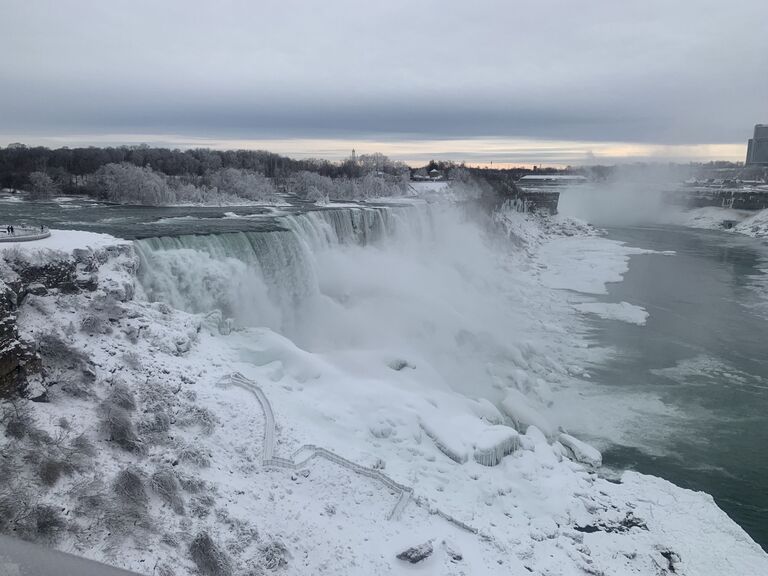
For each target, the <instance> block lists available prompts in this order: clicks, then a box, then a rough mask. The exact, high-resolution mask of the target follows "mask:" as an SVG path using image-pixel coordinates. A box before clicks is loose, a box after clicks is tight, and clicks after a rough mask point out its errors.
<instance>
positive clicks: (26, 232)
mask: <svg viewBox="0 0 768 576" xmlns="http://www.w3.org/2000/svg"><path fill="white" fill-rule="evenodd" d="M50 235H51V231H50V230H49V229H48V228H29V227H22V226H19V227H18V228H17V227H15V226H14V231H13V234H11V233H9V232H6V230H5V228H2V229H0V242H32V241H33V240H42V239H43V238H48V237H49V236H50Z"/></svg>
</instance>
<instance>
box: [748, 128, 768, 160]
mask: <svg viewBox="0 0 768 576" xmlns="http://www.w3.org/2000/svg"><path fill="white" fill-rule="evenodd" d="M745 164H746V165H747V166H755V165H765V166H768V124H755V135H754V137H753V138H750V139H749V141H748V142H747V160H746V162H745Z"/></svg>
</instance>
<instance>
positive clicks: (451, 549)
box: [443, 540, 464, 563]
mask: <svg viewBox="0 0 768 576" xmlns="http://www.w3.org/2000/svg"><path fill="white" fill-rule="evenodd" d="M443 550H445V553H446V554H447V555H448V558H450V559H451V562H453V563H456V562H461V561H462V560H463V559H464V555H463V554H462V553H461V550H460V549H459V547H458V546H456V543H455V542H452V541H450V540H443Z"/></svg>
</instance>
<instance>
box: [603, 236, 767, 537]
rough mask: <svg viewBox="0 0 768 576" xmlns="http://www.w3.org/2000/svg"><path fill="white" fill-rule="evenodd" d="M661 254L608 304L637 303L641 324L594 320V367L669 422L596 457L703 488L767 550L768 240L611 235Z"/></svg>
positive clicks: (631, 274) (630, 275)
mask: <svg viewBox="0 0 768 576" xmlns="http://www.w3.org/2000/svg"><path fill="white" fill-rule="evenodd" d="M608 236H609V238H612V239H616V240H620V241H623V242H626V243H627V244H628V245H630V246H636V247H640V248H647V249H651V250H658V251H669V250H673V251H675V255H674V256H672V257H669V256H665V255H661V254H650V255H636V256H632V257H631V259H630V265H629V271H628V272H627V273H626V274H625V276H624V280H623V281H622V282H618V283H613V284H610V285H609V297H608V299H609V300H612V301H626V302H629V303H631V304H636V305H639V306H643V307H644V308H645V309H646V310H647V312H648V313H649V314H650V316H649V318H648V320H647V322H646V324H645V325H644V326H635V325H632V324H628V323H625V322H618V321H608V320H601V319H594V320H592V321H591V324H592V330H593V333H592V337H593V338H594V339H595V341H596V342H598V343H600V344H603V345H607V346H612V347H613V349H614V350H615V354H614V356H613V358H612V359H611V360H610V361H609V362H607V363H606V364H604V365H602V366H596V367H595V368H594V371H593V377H594V380H595V381H596V382H597V383H598V384H600V385H602V386H606V387H621V388H622V389H626V390H629V391H631V392H633V393H646V394H653V395H658V396H659V397H660V398H661V399H662V401H663V402H664V403H665V404H666V405H668V406H669V407H671V408H672V410H673V412H672V414H673V415H666V416H662V417H659V418H656V419H649V420H647V425H648V426H653V427H654V428H655V429H654V430H642V429H640V430H638V431H637V433H638V435H639V436H642V437H643V440H642V441H641V442H639V443H638V445H639V446H641V447H640V448H638V446H637V445H636V446H624V445H616V444H613V445H612V446H611V447H610V448H609V449H608V450H607V451H605V453H604V462H605V464H607V465H608V466H613V467H617V468H633V469H636V470H638V471H640V472H643V473H648V474H653V475H657V476H662V477H664V478H666V479H668V480H670V481H672V482H674V483H675V484H678V485H680V486H684V487H687V488H691V489H694V490H702V491H705V492H707V493H709V494H711V495H712V496H714V498H715V500H716V502H717V503H718V505H719V506H720V507H721V508H723V509H724V510H725V511H726V512H727V513H728V514H729V516H731V517H732V518H733V519H734V520H736V522H738V523H739V524H740V525H741V526H742V527H743V528H744V529H745V530H746V531H747V532H748V533H749V534H750V535H751V536H752V537H753V538H754V539H755V541H756V542H758V543H759V544H760V545H761V546H762V547H763V548H764V549H767V550H768V522H766V518H768V457H766V447H768V291H767V290H766V286H767V285H768V280H767V276H766V274H767V273H768V245H767V244H765V243H763V242H761V241H759V240H755V239H751V238H746V237H741V236H737V235H734V234H730V233H726V232H715V231H704V230H693V229H689V228H680V227H640V226H638V227H622V228H610V229H608Z"/></svg>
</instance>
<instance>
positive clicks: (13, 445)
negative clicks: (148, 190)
mask: <svg viewBox="0 0 768 576" xmlns="http://www.w3.org/2000/svg"><path fill="white" fill-rule="evenodd" d="M448 223H449V224H451V225H452V226H454V227H453V228H452V229H453V230H454V232H455V235H453V236H451V237H442V236H441V235H440V232H439V227H440V222H439V221H438V222H436V221H435V220H434V219H432V220H430V221H429V224H426V225H425V226H427V227H429V226H431V227H432V228H433V229H435V228H437V231H435V232H434V233H435V234H436V236H435V241H434V244H430V246H429V250H427V251H425V253H424V254H420V253H419V251H418V250H416V249H415V248H414V246H415V245H414V244H412V243H406V244H405V245H404V246H401V247H397V246H396V247H394V248H389V247H387V246H378V247H377V246H371V247H359V246H349V247H345V246H330V247H328V249H326V250H322V251H319V250H318V249H317V247H315V250H317V251H318V253H317V254H316V255H315V256H316V257H317V264H318V266H317V268H313V270H312V274H315V275H316V276H312V277H311V278H310V280H311V281H312V282H315V283H316V284H317V286H319V289H320V291H321V292H320V297H321V298H322V299H321V303H322V304H323V305H322V306H321V307H319V308H312V309H309V310H308V311H307V312H308V313H309V314H311V315H309V316H302V317H301V318H300V320H301V321H302V322H303V323H305V324H307V325H302V324H301V323H299V325H297V324H296V323H295V322H291V321H289V319H286V318H285V317H280V318H278V317H277V316H276V317H275V318H276V319H275V320H274V324H273V326H271V327H269V328H268V327H263V326H262V327H260V326H256V325H252V324H250V325H249V324H247V323H246V324H245V325H244V324H243V323H242V322H238V318H237V317H236V318H234V319H232V320H229V321H227V319H226V318H224V317H222V314H221V313H220V312H218V313H210V314H204V313H200V314H193V313H191V312H184V311H181V310H176V309H172V308H170V307H169V306H168V305H167V304H165V303H163V302H154V303H151V302H149V301H147V300H145V299H143V298H141V297H137V298H135V299H131V298H130V297H128V295H127V294H126V291H125V290H122V291H121V290H119V289H118V288H117V287H120V286H124V285H125V283H137V280H136V277H135V275H134V274H135V267H136V265H137V260H136V258H134V257H131V256H130V255H128V254H125V253H121V254H120V255H116V256H115V255H113V257H111V258H110V259H109V260H108V261H107V262H106V263H103V264H102V265H101V266H100V268H99V270H98V275H99V290H97V291H96V292H93V293H89V292H83V293H79V294H60V293H49V294H47V295H41V296H34V295H29V296H27V297H26V299H25V301H24V304H23V306H22V308H21V310H20V313H19V326H20V329H21V331H22V333H23V335H24V336H25V337H27V338H29V339H32V340H35V341H38V342H43V343H44V345H43V352H44V353H45V352H46V350H47V351H48V353H49V354H53V352H52V351H59V352H58V353H59V354H60V355H61V354H62V352H61V351H62V350H63V349H66V351H67V352H66V354H65V356H66V357H65V358H64V360H62V361H61V362H59V363H56V362H54V363H53V365H51V366H49V367H48V373H47V376H46V378H47V379H48V382H47V383H48V384H49V385H51V384H52V385H51V386H50V388H49V389H48V390H49V400H50V401H49V402H45V403H34V404H32V405H31V406H30V407H29V410H30V415H29V420H30V421H28V422H27V424H26V426H27V432H25V433H24V434H22V435H21V437H19V438H16V437H11V436H8V435H6V436H4V437H3V438H2V439H0V443H1V444H0V449H2V450H3V451H4V452H6V451H8V450H11V449H12V450H13V451H14V453H15V454H18V455H19V457H18V458H19V461H20V462H21V458H22V456H23V455H24V454H25V450H29V451H30V452H29V453H30V455H31V454H32V453H33V450H34V451H36V452H35V453H36V454H37V458H38V460H37V461H35V463H34V464H32V465H26V466H21V463H19V466H20V468H19V472H18V473H17V474H16V475H15V476H13V477H12V478H13V480H12V483H11V485H10V486H9V487H8V488H6V494H7V492H8V489H9V488H10V489H12V490H15V491H16V492H15V493H14V497H15V498H16V499H17V500H18V496H19V495H20V494H22V495H28V496H29V498H34V499H35V501H36V502H38V503H40V504H50V505H51V506H55V507H57V508H61V509H63V510H65V513H64V515H65V517H66V521H65V522H64V525H63V527H62V528H61V530H60V532H61V534H60V538H59V540H58V543H57V547H59V548H60V549H63V550H67V551H72V552H75V553H77V554H81V555H84V556H87V557H90V558H94V559H98V560H102V561H106V562H108V563H111V564H115V565H118V566H122V567H126V568H129V569H131V570H135V571H137V572H140V573H145V574H162V575H170V574H176V575H179V576H180V575H182V574H192V573H194V571H195V563H194V561H193V557H195V555H194V553H191V550H197V549H199V546H198V547H197V548H196V547H195V542H197V543H198V544H199V543H200V542H201V541H205V538H202V540H201V539H200V538H201V537H200V535H201V534H206V535H207V536H209V537H210V539H211V541H212V542H213V543H214V545H215V547H216V550H217V551H218V554H208V556H210V557H214V559H216V561H217V562H218V565H219V567H220V568H221V572H219V573H221V574H227V573H230V572H231V573H235V574H240V573H260V572H259V571H262V570H271V569H277V570H278V571H279V572H280V573H284V574H297V575H298V574H334V575H335V574H412V573H422V574H436V575H437V574H440V575H445V574H456V575H459V574H529V573H533V574H541V575H544V574H547V575H554V574H562V575H570V574H582V573H584V574H606V575H607V574H610V575H619V576H620V575H625V574H626V575H629V574H633V575H634V574H649V575H659V574H676V575H680V574H684V575H689V576H706V575H710V574H711V575H720V574H724V573H730V574H745V575H752V574H754V575H758V574H766V573H768V556H766V554H765V553H764V552H763V551H762V550H761V549H760V548H759V547H758V546H757V545H756V544H755V543H754V542H752V541H751V539H750V538H749V537H748V536H747V535H746V534H745V533H744V531H743V530H742V529H741V528H739V527H738V526H737V525H736V524H735V523H733V522H732V521H731V520H730V519H729V518H728V517H727V516H726V515H725V514H724V513H723V512H722V511H721V510H719V509H718V508H717V506H716V505H715V504H714V502H713V500H712V498H711V497H710V496H708V495H706V494H703V493H696V492H692V491H689V490H685V489H682V488H678V487H676V486H674V485H672V484H670V483H669V482H666V481H664V480H661V479H658V478H654V477H650V476H644V475H640V474H636V473H633V472H626V473H624V474H622V475H621V477H620V478H607V477H605V475H604V474H602V473H601V470H600V468H599V467H598V468H595V467H594V466H599V453H597V452H596V451H595V450H594V449H592V448H591V447H590V446H588V445H585V444H583V443H581V442H580V441H579V440H578V439H575V438H573V437H571V436H568V435H562V433H561V431H560V430H559V429H558V424H560V422H559V421H558V418H557V414H558V413H559V411H558V409H557V406H558V402H559V400H558V390H559V389H561V388H563V387H566V386H574V385H576V384H577V382H578V378H579V377H582V376H584V375H587V372H588V369H587V366H588V364H589V362H590V361H591V360H596V359H598V358H599V354H600V351H599V350H593V349H589V348H588V345H587V343H586V341H585V340H584V339H583V338H582V336H581V335H580V319H579V316H580V314H581V313H596V314H599V315H601V316H604V317H610V318H614V319H617V320H621V321H628V322H634V323H641V322H642V321H644V319H645V315H646V313H645V311H643V310H642V309H639V308H637V307H632V306H629V305H627V304H626V303H603V302H600V301H598V299H599V298H603V297H604V295H605V292H606V291H605V284H606V283H607V282H617V281H620V280H621V277H622V275H623V273H624V272H626V270H627V262H628V259H629V257H630V255H632V254H638V253H642V252H643V251H638V250H637V249H634V248H632V247H628V246H624V245H622V244H621V243H618V242H612V241H608V240H606V239H603V238H600V237H599V236H598V235H597V234H596V232H595V231H594V230H593V229H591V228H590V227H588V226H585V225H583V224H580V223H577V222H573V221H570V220H565V219H557V218H556V219H550V220H537V219H535V218H530V217H529V218H526V217H523V216H520V215H517V214H506V215H505V216H504V218H503V221H502V224H503V225H504V227H505V229H506V230H507V233H508V234H509V241H512V242H513V243H514V244H513V245H516V246H517V249H516V250H514V251H511V252H512V253H511V254H509V255H507V254H506V253H507V252H510V251H509V248H508V246H509V244H507V248H505V250H503V251H498V252H497V251H486V250H485V249H484V248H483V247H484V246H485V245H484V243H483V239H482V236H481V235H479V234H478V233H477V231H476V230H474V229H473V228H470V227H466V226H463V225H459V224H456V222H454V221H453V220H449V221H448ZM315 224H317V225H318V228H317V230H326V228H323V226H324V225H323V223H322V222H316V223H315ZM325 233H330V232H328V231H327V230H326V232H325ZM319 235H320V234H319V232H318V233H315V236H318V237H319ZM315 236H307V238H309V237H315ZM55 237H56V235H52V237H51V239H50V240H53V239H54V238H55ZM59 238H60V244H58V245H57V246H56V247H57V248H60V247H61V246H66V247H67V248H66V249H67V250H71V249H73V248H75V247H84V246H86V245H88V246H92V247H94V248H95V249H96V250H99V249H100V247H103V246H104V245H105V244H108V243H109V240H108V239H106V238H101V237H100V238H95V237H93V236H91V235H87V233H73V234H72V236H71V237H68V238H67V237H64V236H59ZM65 240H66V242H65ZM302 241H304V240H302ZM102 242H104V243H102ZM320 245H325V244H324V243H319V244H318V246H320ZM30 249H31V248H28V247H24V248H23V250H30ZM144 249H145V250H146V249H147V248H146V246H144ZM177 250H178V254H176V253H167V252H166V253H165V254H164V255H163V257H164V259H163V260H160V259H158V260H157V262H158V265H159V263H161V262H162V263H163V264H164V265H165V266H167V269H166V268H164V269H162V270H160V271H158V273H160V272H165V271H166V270H167V271H169V274H171V273H172V274H175V275H176V276H173V277H174V278H176V279H183V280H184V281H185V282H189V283H190V284H191V283H194V282H196V281H197V282H204V283H205V285H206V286H208V287H209V288H210V289H214V290H215V289H217V288H216V287H218V286H220V285H219V284H218V283H217V281H216V278H215V277H214V276H213V274H214V272H217V271H220V273H221V274H225V275H226V276H227V278H228V279H229V281H230V283H232V284H236V283H238V282H239V281H240V280H241V277H239V276H238V275H237V274H240V273H241V272H242V270H241V269H242V266H240V265H235V264H234V263H232V262H230V263H229V266H218V267H215V268H213V267H208V268H202V267H201V266H203V265H205V266H209V264H210V262H209V261H210V257H206V258H207V259H206V258H200V257H198V256H197V255H196V254H194V250H193V249H192V248H190V247H180V248H178V249H177ZM217 250H220V251H221V250H223V248H220V247H219V248H217ZM438 257H439V258H438ZM174 258H176V259H174ZM220 258H221V259H222V261H226V260H227V258H228V257H227V256H225V255H224V254H223V253H222V254H221V256H220ZM195 266H197V267H198V268H194V267H195ZM185 267H186V270H184V268H185ZM185 271H186V272H192V274H188V275H187V274H184V272H185ZM203 271H205V272H206V274H207V275H203V274H202V272H203ZM163 278H164V281H167V280H168V279H169V278H170V277H169V276H164V277H163ZM242 279H244V280H243V282H244V283H245V284H243V286H245V287H246V288H248V287H249V286H251V284H249V283H250V282H254V278H253V277H252V276H250V275H243V276H242ZM291 280H292V282H294V284H295V285H293V286H291V287H290V289H291V290H294V291H295V293H296V294H304V292H305V290H304V288H303V286H304V285H303V284H300V283H299V282H298V279H296V278H292V279H291ZM145 282H146V280H145ZM162 286H163V285H162V284H161V283H159V282H158V283H157V284H156V285H155V289H156V291H155V292H153V294H155V296H157V295H158V294H164V293H166V292H162V290H161V288H162ZM297 286H299V287H302V290H298V289H297ZM137 287H138V286H137ZM211 287H213V288H211ZM241 287H242V286H241ZM285 287H286V290H288V288H289V287H288V286H287V285H286V286H285ZM139 288H140V287H139ZM200 289H201V287H200V286H194V287H192V286H189V285H185V286H175V287H174V290H175V291H176V292H175V293H176V294H179V293H180V291H184V290H186V291H185V292H183V293H184V294H191V293H195V294H197V293H199V290H200ZM139 293H141V289H139ZM264 293H265V294H267V293H269V286H267V287H266V288H265V289H264ZM234 294H235V299H234V300H227V302H228V303H230V304H232V303H236V301H238V300H237V299H238V298H239V299H240V300H242V297H243V293H242V292H235V293H234ZM259 294H260V293H259ZM289 296H291V294H289ZM468 296H471V298H468ZM250 297H251V298H257V297H259V296H258V294H255V293H254V292H252V293H251V294H250ZM210 301H211V300H206V302H210ZM288 301H289V302H295V300H293V299H292V298H289V300H288ZM502 305H503V306H507V307H509V309H504V308H502ZM248 309H251V308H250V307H249V308H248ZM235 310H238V309H237V308H235ZM239 310H241V311H242V312H243V314H244V311H245V310H246V308H245V307H243V308H240V309H239ZM302 310H303V309H302ZM305 311H306V310H305ZM242 318H243V316H241V318H240V320H242ZM233 324H234V325H235V326H238V324H239V328H238V329H236V330H234V331H231V332H230V328H231V326H232V325H233ZM279 327H285V330H282V329H279ZM497 331H498V333H497ZM279 332H284V334H281V333H279ZM286 334H289V335H291V336H294V338H292V339H289V338H288V337H286ZM505 339H506V340H509V341H504V342H503V344H504V346H501V344H500V342H501V341H502V340H505ZM297 343H301V346H299V345H298V344H297ZM489 350H490V351H491V352H493V354H490V355H489ZM474 357H477V358H479V360H477V364H473V363H472V362H473V358H474ZM73 359H74V360H73ZM478 366H483V370H482V371H479V368H478ZM235 372H237V373H240V374H242V375H243V376H244V377H245V378H246V379H247V380H248V381H250V382H252V383H253V385H254V386H255V387H258V390H260V391H261V392H263V394H264V396H265V397H266V399H267V400H268V402H269V406H270V408H271V412H273V416H274V420H275V429H274V435H275V438H274V456H276V457H280V458H288V459H293V460H302V458H303V454H306V455H308V453H307V452H306V451H307V448H306V447H305V446H306V445H313V446H318V447H321V448H324V449H326V450H328V451H330V452H332V453H333V454H336V455H338V456H339V457H341V458H344V459H346V461H351V462H353V463H356V464H358V465H360V466H362V467H364V468H365V469H366V470H376V471H377V472H376V474H373V475H372V474H366V473H361V472H360V471H359V470H355V469H350V467H349V466H346V465H343V464H340V463H339V461H338V460H334V459H333V458H330V459H329V458H325V457H323V458H320V457H315V458H313V459H311V460H309V461H307V462H306V464H304V465H302V466H300V467H299V469H298V470H290V469H286V468H283V467H279V466H265V465H264V462H263V460H264V459H265V457H266V456H265V446H267V445H270V446H271V443H270V442H269V436H270V433H269V430H270V429H271V428H270V426H268V425H267V424H268V421H267V420H266V418H267V413H266V412H265V409H264V406H263V404H262V402H260V399H259V397H258V394H257V393H255V392H254V391H253V390H254V389H253V388H251V389H248V388H247V387H246V388H242V387H239V386H232V385H227V384H228V382H229V381H230V380H229V378H228V376H229V375H231V374H233V373H235ZM481 374H487V375H490V376H487V377H489V378H490V380H491V381H492V382H494V384H493V385H491V386H487V387H485V386H484V385H483V384H482V383H481V382H479V381H471V382H468V381H467V380H468V379H472V378H474V379H475V380H477V379H478V378H479V377H480V375H481ZM83 375H85V376H87V377H85V378H82V376H83ZM80 380H82V382H81V381H80ZM462 381H463V382H464V385H463V386H462V385H461V382H462ZM489 398H491V399H495V401H491V400H489ZM32 421H33V422H32ZM38 429H39V430H41V431H42V432H40V431H37V430H38ZM46 434H47V437H46ZM47 438H50V439H51V440H52V441H53V440H55V442H48V440H47ZM78 439H80V440H78ZM82 439H85V440H82ZM297 450H298V451H299V452H298V453H296V451H297ZM65 455H66V457H67V458H68V459H69V462H70V463H71V464H72V466H71V467H65V468H64V469H63V472H62V473H61V475H60V476H58V477H57V478H56V479H54V481H53V483H52V484H50V483H48V480H46V481H45V482H44V481H43V480H41V478H49V476H42V475H41V471H42V470H46V469H47V468H45V462H49V461H54V462H60V461H61V460H63V459H64V457H65ZM489 455H492V457H490V456H489ZM491 460H492V461H493V462H496V463H497V464H496V465H495V466H488V465H485V464H487V463H489V462H490V461H491ZM580 460H581V461H580ZM380 475H386V477H387V478H390V479H391V480H392V481H394V482H396V483H397V484H398V485H401V486H404V487H407V488H408V489H411V490H412V494H413V495H412V497H411V498H409V499H408V501H407V503H406V505H405V507H404V508H403V509H402V510H401V512H400V513H399V514H397V515H396V517H395V518H392V519H388V517H389V516H390V514H391V512H392V510H393V508H394V507H395V504H396V502H397V501H398V499H399V497H400V494H399V493H398V489H395V488H393V487H392V485H388V484H387V483H385V482H382V481H381V479H380ZM1 497H2V494H0V499H1ZM427 542H429V543H431V548H432V550H433V551H432V554H431V555H430V556H429V557H428V558H427V559H426V560H424V561H422V562H420V563H418V564H414V565H411V564H410V563H408V562H406V561H403V560H400V559H397V558H396V555H397V554H399V553H400V552H403V551H404V550H405V549H406V548H409V547H412V546H418V545H422V544H425V543H427ZM425 548H429V546H426V547H425ZM207 549H208V550H209V551H210V547H208V548H207ZM227 568H229V569H230V570H227Z"/></svg>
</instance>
